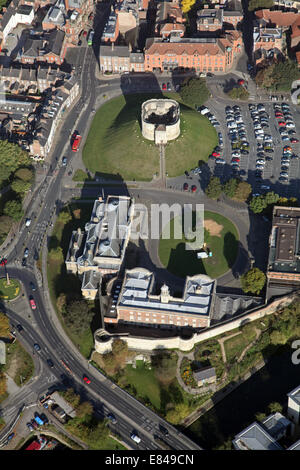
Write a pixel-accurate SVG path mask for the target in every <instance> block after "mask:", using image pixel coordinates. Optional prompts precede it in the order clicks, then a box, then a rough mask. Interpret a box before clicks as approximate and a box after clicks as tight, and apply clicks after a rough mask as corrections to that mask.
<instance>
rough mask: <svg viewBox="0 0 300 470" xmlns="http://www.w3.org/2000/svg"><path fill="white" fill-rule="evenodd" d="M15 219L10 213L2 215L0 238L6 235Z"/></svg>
mask: <svg viewBox="0 0 300 470" xmlns="http://www.w3.org/2000/svg"><path fill="white" fill-rule="evenodd" d="M12 223H13V219H12V218H11V217H9V216H8V215H1V216H0V238H1V237H3V236H6V235H7V234H8V232H9V231H10V229H11V226H12Z"/></svg>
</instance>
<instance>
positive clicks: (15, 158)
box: [0, 140, 30, 184]
mask: <svg viewBox="0 0 300 470" xmlns="http://www.w3.org/2000/svg"><path fill="white" fill-rule="evenodd" d="M29 163H30V159H29V156H28V153H27V152H24V150H22V149H21V148H20V147H19V146H18V145H15V144H11V143H10V142H8V141H7V140H0V184H1V183H3V182H4V181H5V180H8V179H9V177H10V176H11V174H12V173H14V172H15V171H16V170H17V169H18V168H19V167H20V166H26V165H28V164H29Z"/></svg>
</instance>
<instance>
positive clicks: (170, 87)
mask: <svg viewBox="0 0 300 470" xmlns="http://www.w3.org/2000/svg"><path fill="white" fill-rule="evenodd" d="M167 90H168V91H171V90H172V86H171V83H170V82H168V83H167Z"/></svg>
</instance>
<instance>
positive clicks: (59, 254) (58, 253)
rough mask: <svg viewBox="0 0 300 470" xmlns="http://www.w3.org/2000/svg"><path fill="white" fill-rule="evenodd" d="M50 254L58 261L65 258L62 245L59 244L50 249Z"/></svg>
mask: <svg viewBox="0 0 300 470" xmlns="http://www.w3.org/2000/svg"><path fill="white" fill-rule="evenodd" d="M49 255H50V257H51V258H52V259H55V260H57V261H59V260H61V259H63V257H64V255H63V250H62V247H61V246H57V247H56V248H52V250H50V252H49Z"/></svg>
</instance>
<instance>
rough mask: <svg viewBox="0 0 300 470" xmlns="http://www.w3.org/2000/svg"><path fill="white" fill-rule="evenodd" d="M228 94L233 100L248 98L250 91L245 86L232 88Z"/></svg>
mask: <svg viewBox="0 0 300 470" xmlns="http://www.w3.org/2000/svg"><path fill="white" fill-rule="evenodd" d="M227 95H228V96H229V98H231V99H232V100H247V99H248V98H249V92H248V91H247V90H246V88H244V87H243V86H238V87H234V88H231V90H229V91H228V93H227Z"/></svg>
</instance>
